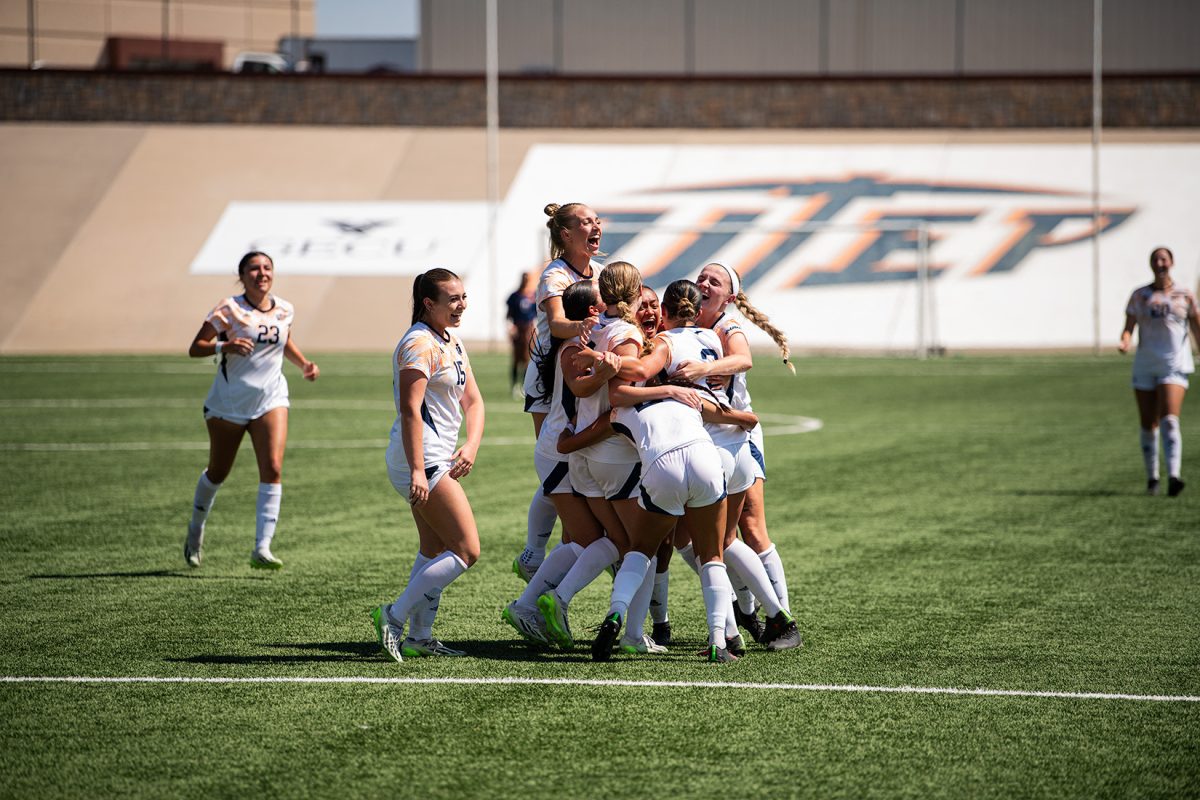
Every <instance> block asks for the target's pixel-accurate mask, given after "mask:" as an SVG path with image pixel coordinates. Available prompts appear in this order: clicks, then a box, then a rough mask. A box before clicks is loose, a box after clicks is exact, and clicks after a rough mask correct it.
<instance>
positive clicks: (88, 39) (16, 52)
mask: <svg viewBox="0 0 1200 800" xmlns="http://www.w3.org/2000/svg"><path fill="white" fill-rule="evenodd" d="M381 2H382V0H381ZM314 3H315V0H32V2H30V0H0V67H27V66H29V58H30V36H31V33H32V35H33V44H34V53H33V56H34V58H36V60H37V61H39V62H40V63H41V65H42V66H44V67H84V68H91V67H94V66H96V64H97V62H98V61H99V60H100V56H101V53H102V51H103V49H104V43H105V41H106V40H107V39H108V37H110V36H133V37H153V38H158V37H161V36H163V35H164V27H165V33H166V35H168V36H170V37H171V38H172V39H207V40H215V41H222V42H225V66H226V67H228V66H229V65H230V64H232V62H233V59H234V57H235V56H236V55H237V54H238V53H239V52H242V51H243V50H260V51H267V52H274V51H275V49H276V47H277V46H278V42H279V39H280V38H281V37H283V36H290V35H298V36H311V35H313V32H314V30H315V28H314V25H315V17H314V10H313V9H314ZM30 6H32V9H33V18H32V27H31V19H30V15H29V8H30ZM164 10H165V12H166V13H165V15H164ZM164 16H165V19H164ZM293 25H295V26H296V30H293V29H292V27H293Z"/></svg>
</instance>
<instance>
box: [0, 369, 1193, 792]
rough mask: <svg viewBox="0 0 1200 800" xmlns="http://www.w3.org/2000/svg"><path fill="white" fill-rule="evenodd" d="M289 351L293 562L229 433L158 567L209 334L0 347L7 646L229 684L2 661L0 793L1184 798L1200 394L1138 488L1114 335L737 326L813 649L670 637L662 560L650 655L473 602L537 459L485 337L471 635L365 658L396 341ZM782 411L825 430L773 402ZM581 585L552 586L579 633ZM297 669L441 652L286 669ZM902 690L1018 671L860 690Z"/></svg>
mask: <svg viewBox="0 0 1200 800" xmlns="http://www.w3.org/2000/svg"><path fill="white" fill-rule="evenodd" d="M318 361H319V363H320V364H321V368H322V378H321V380H320V381H319V382H317V383H316V384H307V383H305V382H304V381H302V380H300V379H299V377H298V375H297V373H296V371H295V370H294V369H292V368H291V367H290V366H289V367H288V375H289V379H290V381H291V386H292V398H293V408H292V415H291V433H290V438H289V449H288V455H287V459H286V461H285V466H284V502H283V511H282V514H281V518H280V526H279V533H278V536H277V538H276V540H275V541H276V543H275V547H274V549H275V552H276V553H277V554H278V555H279V556H280V557H281V558H282V559H283V560H284V561H285V562H286V569H285V570H284V571H283V572H282V573H279V574H263V573H260V572H252V571H251V570H250V569H249V568H248V565H247V558H248V555H249V551H250V547H251V545H252V543H253V528H254V519H253V515H254V497H255V492H256V488H257V480H258V479H257V473H256V471H255V469H254V463H253V457H252V451H251V450H250V447H249V444H248V442H247V443H246V444H245V445H244V448H243V452H242V455H241V457H240V458H241V460H240V461H239V464H238V465H237V467H235V469H234V472H233V475H232V476H231V477H230V480H229V481H228V482H227V484H226V486H225V487H224V488H223V490H222V491H221V493H220V495H219V496H218V498H217V501H216V505H215V507H214V510H213V514H212V517H211V518H210V520H209V525H208V533H207V538H206V544H205V551H204V566H203V568H202V569H200V570H197V571H191V570H188V569H187V568H186V567H185V566H184V564H183V559H182V555H181V548H182V542H183V536H184V529H185V523H186V520H187V518H188V515H189V513H190V505H191V496H192V490H193V487H194V485H195V481H196V477H197V475H198V474H199V472H200V470H201V469H202V468H203V466H204V462H205V458H206V439H205V435H204V427H203V422H202V419H201V414H200V407H201V403H202V400H203V397H204V394H205V392H206V391H207V387H208V383H209V380H210V378H211V372H212V365H211V362H210V361H208V360H202V359H197V360H192V361H189V360H188V359H186V358H182V357H180V358H166V357H157V358H150V357H137V358H125V357H103V358H99V357H98V358H53V359H52V358H32V357H30V358H24V357H8V358H3V359H0V498H2V499H3V502H2V503H0V555H2V558H0V603H2V604H3V606H2V607H3V611H4V613H3V615H2V616H0V641H2V642H3V645H4V646H3V648H2V649H0V675H3V676H26V677H36V676H83V677H91V678H106V677H145V678H185V679H196V678H229V679H242V680H240V681H234V682H228V683H215V682H155V683H148V682H147V683H130V682H122V683H101V682H96V681H92V682H81V683H64V682H4V683H0V796H4V797H37V796H53V797H85V796H86V797H92V796H97V795H99V796H112V795H123V796H125V795H130V796H144V797H182V796H187V797H242V796H250V795H251V794H252V793H256V794H262V795H265V796H279V797H329V796H339V797H358V796H385V795H387V796H402V797H414V798H421V797H446V798H458V797H464V796H478V797H514V798H528V797H570V798H574V797H649V798H666V797H676V796H684V795H705V796H709V797H712V796H721V797H788V796H797V797H817V798H824V797H847V798H857V797H1054V798H1059V797H1081V798H1082V797H1089V798H1090V797H1184V796H1198V795H1200V702H1194V700H1195V699H1196V697H1197V696H1200V644H1198V643H1197V633H1198V632H1200V627H1198V620H1200V592H1198V587H1200V458H1197V457H1196V455H1195V454H1196V453H1197V452H1200V412H1197V411H1195V410H1194V408H1195V406H1194V403H1195V401H1194V400H1193V401H1191V404H1189V405H1188V406H1185V411H1184V415H1183V428H1184V437H1185V461H1184V477H1185V478H1189V476H1190V479H1191V481H1192V482H1193V485H1192V486H1191V487H1189V488H1188V489H1187V490H1186V491H1185V492H1184V493H1183V495H1182V496H1180V497H1179V498H1174V499H1171V498H1167V497H1146V496H1144V495H1143V493H1142V489H1143V486H1144V479H1143V476H1142V466H1141V459H1140V455H1139V452H1138V437H1137V424H1136V413H1135V409H1134V403H1133V398H1132V393H1131V391H1130V390H1129V388H1128V370H1129V361H1128V360H1121V359H1119V358H1117V357H1116V356H1112V357H1103V358H1099V359H1095V358H1090V357H1083V356H1079V357H1051V356H1046V357H1023V358H1001V357H986V358H985V357H978V358H954V357H952V358H946V359H940V360H931V361H927V362H917V361H912V360H907V359H866V358H862V359H801V360H800V361H799V363H798V364H797V367H798V371H799V375H798V376H797V377H795V378H793V377H791V376H790V375H789V374H788V373H787V372H786V370H784V369H783V368H782V367H781V366H779V365H778V363H776V362H773V361H772V360H771V359H768V358H767V357H765V356H763V357H761V358H760V359H759V365H758V367H757V368H756V369H755V370H754V372H753V373H752V375H751V379H750V382H751V388H752V391H753V393H754V399H755V408H756V410H758V411H760V412H763V413H764V414H766V415H769V416H768V417H767V419H769V421H770V423H771V424H770V426H769V427H768V437H767V440H766V448H767V460H768V465H769V474H770V478H771V479H770V481H769V482H768V485H767V510H768V519H769V523H770V528H771V533H772V537H773V538H774V540H775V541H776V543H777V544H778V546H779V549H780V551H781V553H782V554H783V556H784V560H785V563H786V565H787V567H788V577H789V583H790V585H791V597H792V606H793V610H794V612H795V613H796V616H797V619H798V621H799V623H800V629H801V631H802V633H803V635H804V638H805V646H804V648H803V649H801V650H798V651H790V652H784V653H767V652H764V651H762V650H761V649H758V648H756V647H755V646H753V645H752V646H751V651H750V653H749V654H748V656H747V657H746V658H745V659H743V660H742V661H741V662H739V663H737V664H733V665H728V666H710V665H707V664H704V663H702V662H701V661H700V660H699V659H698V658H697V657H696V655H695V653H696V651H698V650H699V648H700V646H701V644H702V639H703V637H704V633H705V632H704V623H703V604H702V602H701V598H700V593H699V589H698V583H697V581H696V579H695V577H694V576H693V575H692V574H691V573H690V571H687V570H686V569H683V568H679V569H676V570H673V577H674V578H675V580H674V582H673V584H672V595H671V611H672V621H673V624H674V627H675V631H676V636H677V637H678V638H679V639H680V641H678V642H677V643H676V644H675V645H674V646H672V648H671V652H670V654H669V655H667V656H661V657H650V658H641V659H631V658H629V657H617V658H615V659H614V660H613V661H612V662H610V663H607V664H593V663H592V662H591V661H590V659H589V657H588V653H587V649H586V647H581V648H580V649H579V650H578V651H577V652H573V653H562V652H538V651H534V650H531V649H529V648H527V647H526V646H525V645H524V644H522V643H520V642H519V641H517V639H516V637H515V635H514V634H513V632H512V631H511V629H509V628H508V627H507V626H505V625H503V624H502V623H501V622H500V620H499V610H500V608H501V606H502V605H503V604H504V603H505V602H507V601H508V600H511V599H512V598H513V597H515V596H516V594H517V592H518V590H519V588H520V586H519V584H518V581H517V579H516V577H515V576H513V575H512V574H511V573H510V572H509V564H510V563H511V561H512V558H513V556H514V555H516V553H517V552H518V551H519V549H520V547H521V545H522V544H523V541H524V525H525V510H526V506H527V502H528V498H529V495H530V493H531V492H532V490H533V488H534V486H535V483H536V478H535V476H534V473H533V467H532V436H531V432H530V431H531V426H530V423H529V421H528V418H527V417H526V416H525V415H524V414H521V413H519V409H518V407H517V404H516V403H515V402H514V401H512V400H511V399H509V397H508V392H507V386H506V385H505V374H506V365H505V363H504V361H503V358H502V357H501V356H499V355H494V356H488V355H484V354H476V355H475V356H474V363H475V365H476V370H477V374H478V375H479V379H480V384H481V386H482V388H483V391H484V396H485V399H486V400H487V402H488V414H487V432H486V434H485V439H484V447H483V448H482V449H481V452H480V457H479V461H478V465H477V468H476V470H475V472H474V474H473V475H472V476H471V477H470V478H469V479H468V480H467V481H466V482H465V484H464V485H465V486H466V488H467V492H468V494H469V496H470V497H471V500H472V504H473V506H474V508H475V513H476V517H477V520H478V522H479V527H480V531H481V535H482V540H483V556H482V558H481V560H480V562H479V564H478V565H477V566H476V567H475V568H474V569H472V570H471V571H470V572H468V573H467V574H466V575H465V576H463V577H462V578H460V579H459V580H458V581H457V582H456V583H455V584H453V585H452V586H451V587H450V588H449V589H448V590H447V591H446V594H445V596H444V597H443V601H442V609H441V613H440V615H439V619H438V625H437V627H436V628H435V631H436V632H437V633H438V634H439V635H440V636H441V638H443V639H444V640H445V641H446V642H448V643H450V644H451V645H453V646H457V647H461V648H463V649H465V650H468V651H469V652H470V654H471V657H468V658H463V659H455V660H431V659H424V660H416V659H410V660H407V661H406V662H405V663H404V664H395V663H393V662H391V661H390V660H387V659H386V658H384V657H382V656H381V655H379V654H378V653H377V652H376V651H375V641H374V634H373V632H372V630H371V628H370V624H369V619H368V616H367V614H368V611H369V609H370V608H371V607H372V606H374V605H377V604H378V603H380V602H381V601H383V600H385V599H391V598H392V597H394V596H395V595H397V594H398V593H399V592H400V591H401V590H402V588H403V584H404V581H405V579H406V578H407V575H408V571H409V567H410V565H411V563H412V557H413V554H414V551H415V549H416V536H415V532H414V530H413V526H412V522H411V518H410V516H409V512H408V510H407V506H406V505H405V504H404V503H403V502H402V501H401V499H400V498H399V497H398V496H397V495H396V494H395V492H394V491H393V489H392V488H391V486H390V484H389V483H388V480H387V476H386V472H385V469H384V464H383V450H384V445H385V442H386V438H387V432H388V428H389V426H390V425H391V421H392V412H391V410H390V406H391V386H390V382H391V375H390V368H389V364H388V356H387V354H386V353H381V354H378V355H371V356H326V357H324V358H318ZM798 416H803V417H811V418H816V419H819V420H821V421H822V423H823V427H822V428H821V429H820V430H819V431H816V432H810V433H794V432H793V433H788V432H787V431H789V430H793V431H794V430H795V429H796V427H798V426H797V425H796V422H797V420H796V419H795V418H796V417H798ZM1164 483H1165V481H1164ZM676 566H678V564H677V565H676ZM607 592H608V580H607V578H602V580H601V581H600V582H599V583H597V584H596V585H593V586H592V587H589V589H588V590H586V591H585V592H584V593H583V594H581V595H580V596H579V598H578V599H577V600H576V602H575V603H573V604H572V609H571V610H572V619H573V622H574V627H575V629H576V633H577V634H580V638H584V636H583V631H584V629H585V628H586V627H587V626H588V625H589V624H594V623H598V622H599V621H600V619H601V616H602V615H603V612H604V610H605V608H606V607H607ZM320 678H332V679H336V678H347V679H349V678H356V679H389V678H404V679H413V678H416V679H464V681H462V682H458V683H452V682H441V683H436V682H428V683H414V682H407V683H403V682H377V683H371V682H369V681H367V680H357V681H347V682H344V683H337V682H324V683H322V682H281V681H279V680H278V679H320ZM245 679H273V680H272V681H271V682H265V681H264V682H261V683H254V682H247V681H246V680H245ZM470 679H487V680H490V681H493V682H490V683H468V682H466V680H470ZM502 679H563V680H565V681H579V680H590V681H601V682H604V681H612V683H602V684H600V685H580V684H577V683H562V684H551V685H543V684H536V683H519V682H514V683H502V682H500V681H501V680H502ZM616 681H623V682H625V683H616ZM662 682H670V683H669V684H668V685H661V683H662ZM652 683H656V684H657V685H651V684H652ZM702 684H717V685H702ZM732 684H738V685H736V686H735V685H732ZM764 684H777V685H779V684H782V685H783V686H777V687H776V688H768V687H765V686H764ZM850 687H875V688H869V689H868V690H865V691H850V690H849V688H850ZM900 687H919V688H931V689H946V688H951V689H976V688H982V689H990V690H1011V691H1014V692H1017V693H1018V694H1016V695H1011V696H1003V695H988V694H983V695H980V694H947V693H900V692H889V691H883V689H889V688H890V689H895V688H900ZM1035 692H1052V693H1061V694H1059V695H1054V696H1037V695H1034V694H1031V693H1035ZM1021 693H1025V694H1021ZM1097 694H1098V695H1112V694H1123V695H1136V696H1149V695H1154V696H1162V697H1165V699H1158V700H1149V699H1140V698H1129V699H1117V698H1111V697H1099V696H1089V695H1097ZM1188 697H1190V698H1191V700H1190V701H1189V700H1188V699H1186V698H1188Z"/></svg>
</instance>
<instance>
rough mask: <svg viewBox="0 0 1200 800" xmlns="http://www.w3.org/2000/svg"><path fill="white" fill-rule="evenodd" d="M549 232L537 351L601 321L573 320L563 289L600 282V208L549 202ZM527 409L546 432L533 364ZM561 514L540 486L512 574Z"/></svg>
mask: <svg viewBox="0 0 1200 800" xmlns="http://www.w3.org/2000/svg"><path fill="white" fill-rule="evenodd" d="M542 210H543V211H544V212H545V214H546V216H547V217H549V219H548V220H546V227H547V228H548V229H549V231H550V258H551V259H552V260H551V261H550V263H549V264H548V265H547V266H546V269H545V270H543V271H542V274H541V277H540V278H539V279H538V286H537V294H536V297H535V302H536V304H537V338H536V340H535V342H534V346H533V351H534V354H535V355H536V354H537V353H544V352H546V351H548V350H549V349H550V339H551V337H556V338H558V339H562V340H564V341H565V340H567V339H571V338H574V337H576V336H584V335H586V334H587V331H588V329H589V328H591V327H592V325H593V324H594V323H595V322H596V318H595V317H588V318H587V319H583V320H569V319H567V317H566V314H565V313H564V312H563V304H562V293H563V292H564V291H565V290H566V288H567V287H568V286H570V285H571V284H573V283H578V282H579V281H595V279H596V273H597V272H599V270H600V265H599V264H596V263H595V262H594V261H592V259H593V258H595V257H596V256H597V255H599V253H600V237H601V230H600V229H601V224H600V218H599V217H598V216H596V212H595V211H593V210H592V209H591V208H589V207H588V206H586V205H584V204H583V203H567V204H566V205H562V206H560V205H559V204H558V203H550V204H548V205H547V206H546V207H545V208H544V209H542ZM524 388H525V410H526V411H528V412H529V413H530V414H531V415H532V416H533V435H534V436H537V435H538V434H540V433H541V430H542V423H543V422H544V421H545V419H546V414H548V413H549V412H550V406H549V404H548V400H543V399H540V398H545V397H548V396H549V392H548V390H546V388H545V387H539V386H538V375H537V369H536V367H535V365H534V362H532V361H531V362H530V364H529V367H527V368H526V370H525V384H524ZM555 519H556V512H555V510H554V505H553V503H551V502H550V500H549V499H548V498H547V497H546V496H545V495H544V494H542V492H541V490H540V489H538V490H536V491H535V492H534V493H533V499H532V500H531V501H530V503H529V513H528V515H527V520H526V529H525V549H524V550H523V551H522V552H521V554H520V555H519V556H517V557H516V558H515V559H514V560H513V572H514V573H516V575H517V577H519V578H521V579H522V580H524V581H526V582H528V581H529V579H530V577H532V576H533V573H534V572H536V571H537V568H538V566H539V565H540V564H541V563H542V560H543V559H544V558H545V557H546V543H547V542H548V541H549V540H550V534H551V532H552V531H553V530H554V520H555Z"/></svg>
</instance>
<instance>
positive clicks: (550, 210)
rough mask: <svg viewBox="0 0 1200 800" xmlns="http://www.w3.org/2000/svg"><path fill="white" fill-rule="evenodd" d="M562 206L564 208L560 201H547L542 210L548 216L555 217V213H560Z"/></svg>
mask: <svg viewBox="0 0 1200 800" xmlns="http://www.w3.org/2000/svg"><path fill="white" fill-rule="evenodd" d="M560 208H562V206H560V205H559V204H558V203H547V204H546V207H545V208H543V209H542V212H543V213H544V214H545V215H546V216H547V217H553V216H554V215H555V214H557V213H558V210H559V209H560Z"/></svg>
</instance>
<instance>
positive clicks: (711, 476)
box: [638, 442, 725, 517]
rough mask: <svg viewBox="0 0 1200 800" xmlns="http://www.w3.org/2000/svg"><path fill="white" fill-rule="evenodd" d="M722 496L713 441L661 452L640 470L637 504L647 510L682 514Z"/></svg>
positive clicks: (721, 477) (722, 475)
mask: <svg viewBox="0 0 1200 800" xmlns="http://www.w3.org/2000/svg"><path fill="white" fill-rule="evenodd" d="M724 496H725V472H724V470H723V469H722V468H721V456H720V454H719V453H718V451H717V446H716V445H714V444H713V443H712V442H692V443H691V444H688V445H684V446H683V447H677V448H676V449H674V450H668V451H667V452H665V453H663V454H662V455H661V456H659V457H658V458H657V459H655V461H654V463H652V464H651V465H650V466H648V467H646V469H645V471H644V472H643V473H642V492H641V497H640V498H639V499H638V504H639V505H640V506H641V507H642V508H644V509H646V510H647V511H653V512H654V513H656V514H667V515H670V516H672V517H682V516H683V510H684V508H685V507H687V508H703V507H704V506H711V505H712V504H713V503H716V502H719V501H720V500H721V498H723V497H724Z"/></svg>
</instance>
